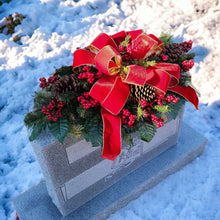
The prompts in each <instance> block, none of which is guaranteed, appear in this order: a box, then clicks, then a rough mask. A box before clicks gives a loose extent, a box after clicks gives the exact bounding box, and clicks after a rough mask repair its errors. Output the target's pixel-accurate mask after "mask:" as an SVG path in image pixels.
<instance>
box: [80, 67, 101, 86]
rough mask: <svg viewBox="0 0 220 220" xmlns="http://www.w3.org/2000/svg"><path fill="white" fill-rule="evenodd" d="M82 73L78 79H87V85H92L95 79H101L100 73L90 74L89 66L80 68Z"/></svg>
mask: <svg viewBox="0 0 220 220" xmlns="http://www.w3.org/2000/svg"><path fill="white" fill-rule="evenodd" d="M82 71H83V72H81V73H80V74H79V76H78V79H87V81H88V83H90V84H92V83H93V82H94V81H95V79H99V78H101V77H102V73H101V72H98V73H96V74H95V73H92V72H91V68H90V67H89V66H84V67H83V68H82Z"/></svg>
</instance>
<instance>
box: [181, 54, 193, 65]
mask: <svg viewBox="0 0 220 220" xmlns="http://www.w3.org/2000/svg"><path fill="white" fill-rule="evenodd" d="M194 57H195V53H184V54H183V55H182V57H181V59H180V62H181V63H182V62H183V61H184V60H193V59H194Z"/></svg>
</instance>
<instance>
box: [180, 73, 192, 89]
mask: <svg viewBox="0 0 220 220" xmlns="http://www.w3.org/2000/svg"><path fill="white" fill-rule="evenodd" d="M190 82H191V75H190V73H189V72H186V73H182V74H181V75H180V78H179V85H181V86H187V85H188V83H190Z"/></svg>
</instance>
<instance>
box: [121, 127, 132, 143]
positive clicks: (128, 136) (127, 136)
mask: <svg viewBox="0 0 220 220" xmlns="http://www.w3.org/2000/svg"><path fill="white" fill-rule="evenodd" d="M122 139H123V140H124V141H125V142H126V143H127V144H128V145H130V146H132V145H133V144H134V143H133V139H132V137H131V133H128V132H126V130H125V129H122Z"/></svg>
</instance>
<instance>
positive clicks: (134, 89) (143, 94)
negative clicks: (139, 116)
mask: <svg viewBox="0 0 220 220" xmlns="http://www.w3.org/2000/svg"><path fill="white" fill-rule="evenodd" d="M155 92H156V90H155V89H154V88H153V87H152V86H150V85H147V84H146V85H145V86H137V85H130V95H129V98H128V100H129V101H131V102H134V103H135V102H139V101H140V100H142V99H144V100H146V101H147V102H152V101H153V100H154V98H155V97H156V93H155Z"/></svg>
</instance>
